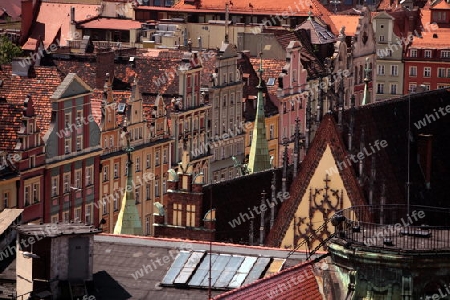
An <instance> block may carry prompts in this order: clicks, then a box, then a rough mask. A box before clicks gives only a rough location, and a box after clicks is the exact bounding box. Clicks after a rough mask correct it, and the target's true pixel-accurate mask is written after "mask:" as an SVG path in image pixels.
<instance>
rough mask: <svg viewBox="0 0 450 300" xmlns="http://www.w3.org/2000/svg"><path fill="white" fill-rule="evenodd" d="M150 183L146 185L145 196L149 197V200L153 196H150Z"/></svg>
mask: <svg viewBox="0 0 450 300" xmlns="http://www.w3.org/2000/svg"><path fill="white" fill-rule="evenodd" d="M150 191H151V190H150V184H148V183H147V184H146V185H145V198H146V199H147V200H150V199H151V196H150Z"/></svg>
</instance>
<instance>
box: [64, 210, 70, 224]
mask: <svg viewBox="0 0 450 300" xmlns="http://www.w3.org/2000/svg"><path fill="white" fill-rule="evenodd" d="M63 221H64V223H69V221H70V214H69V211H65V212H64V213H63Z"/></svg>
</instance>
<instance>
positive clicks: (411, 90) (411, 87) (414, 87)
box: [408, 83, 417, 92]
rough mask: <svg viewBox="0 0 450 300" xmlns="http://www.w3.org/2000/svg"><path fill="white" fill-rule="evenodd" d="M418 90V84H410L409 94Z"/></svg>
mask: <svg viewBox="0 0 450 300" xmlns="http://www.w3.org/2000/svg"><path fill="white" fill-rule="evenodd" d="M416 88H417V84H415V83H410V84H409V86H408V91H409V92H415V91H416Z"/></svg>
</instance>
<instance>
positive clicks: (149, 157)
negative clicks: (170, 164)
mask: <svg viewBox="0 0 450 300" xmlns="http://www.w3.org/2000/svg"><path fill="white" fill-rule="evenodd" d="M150 155H151V154H147V160H146V166H147V169H149V168H150V167H151V162H152V159H151V156H150Z"/></svg>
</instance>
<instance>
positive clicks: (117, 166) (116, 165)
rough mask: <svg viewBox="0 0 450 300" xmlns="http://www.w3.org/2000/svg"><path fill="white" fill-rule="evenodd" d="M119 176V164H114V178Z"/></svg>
mask: <svg viewBox="0 0 450 300" xmlns="http://www.w3.org/2000/svg"><path fill="white" fill-rule="evenodd" d="M116 178H119V164H118V163H115V164H114V179H116Z"/></svg>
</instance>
